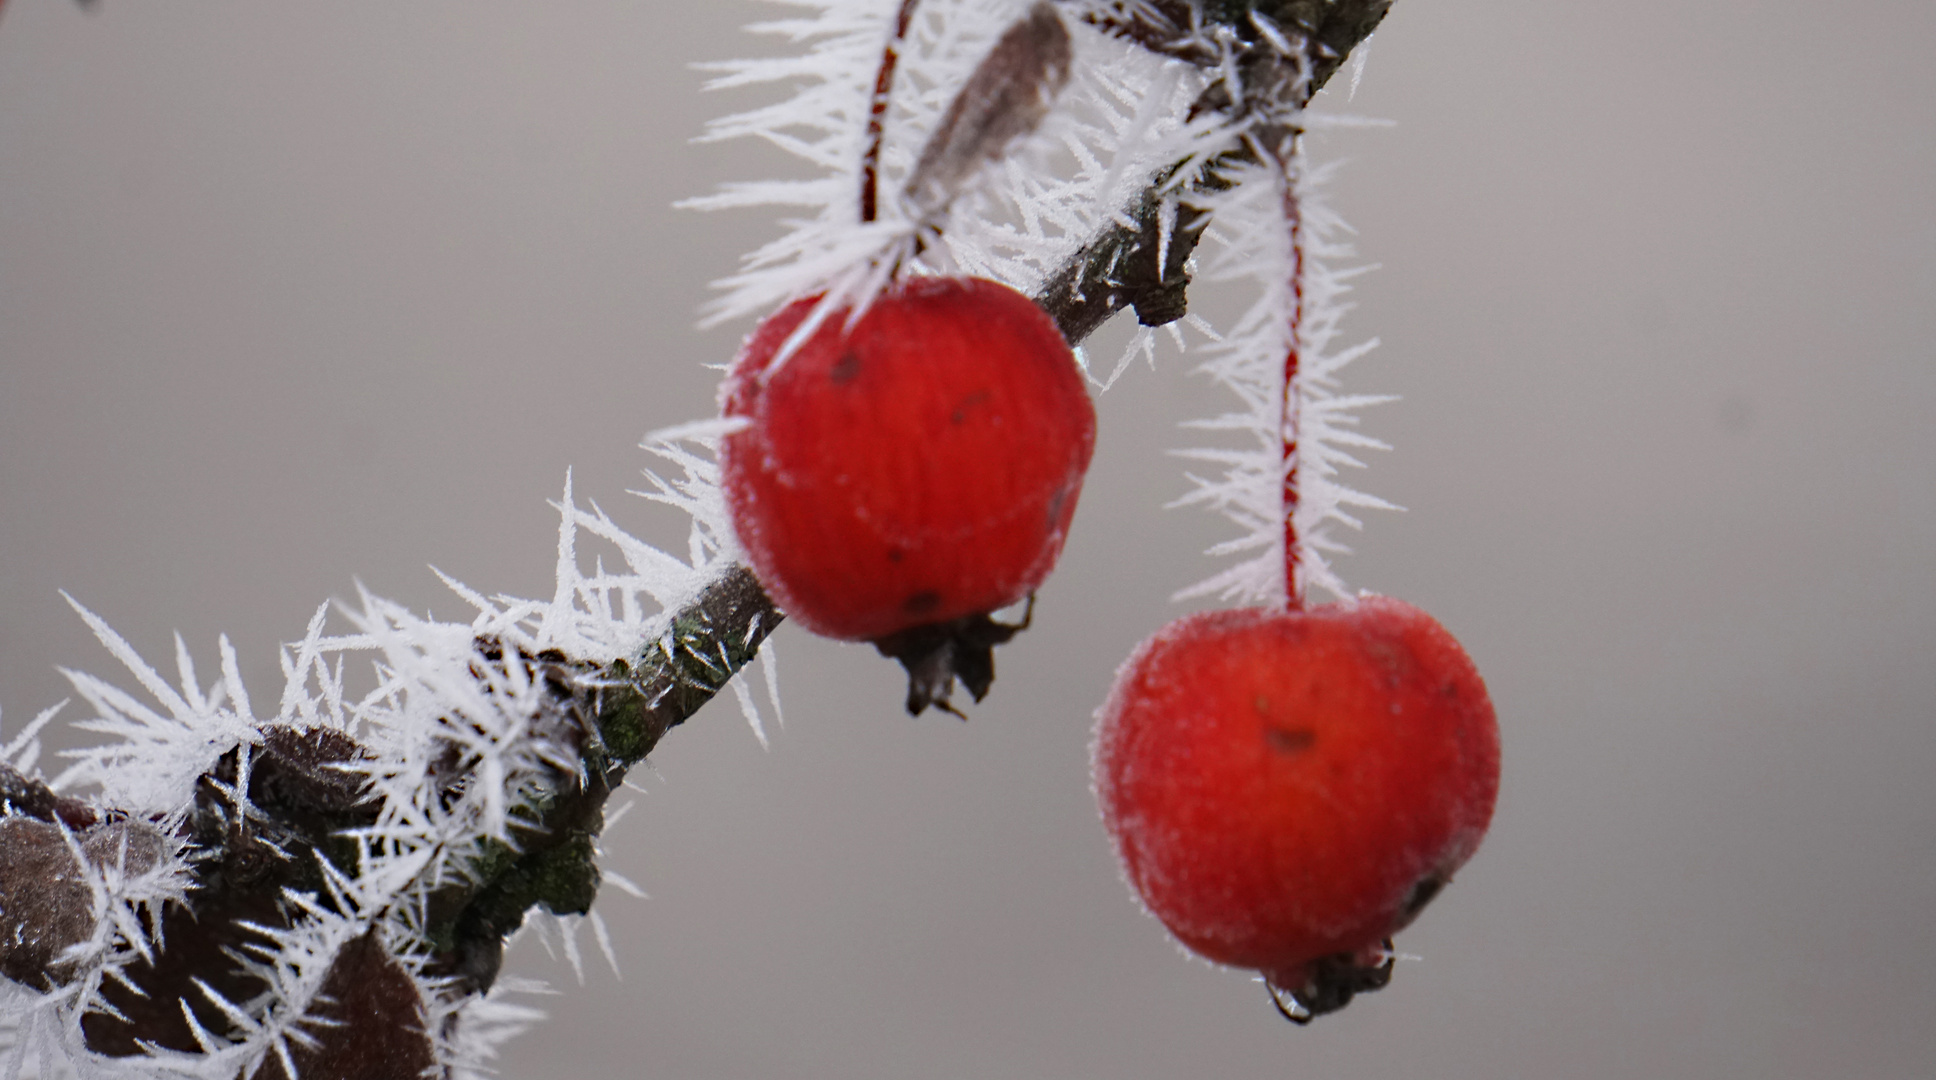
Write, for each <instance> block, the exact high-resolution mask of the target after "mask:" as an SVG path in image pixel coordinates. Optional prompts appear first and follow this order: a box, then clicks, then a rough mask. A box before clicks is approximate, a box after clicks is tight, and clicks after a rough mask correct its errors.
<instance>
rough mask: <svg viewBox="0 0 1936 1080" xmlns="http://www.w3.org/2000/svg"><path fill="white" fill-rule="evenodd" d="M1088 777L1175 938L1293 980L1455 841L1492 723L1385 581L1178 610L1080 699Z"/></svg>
mask: <svg viewBox="0 0 1936 1080" xmlns="http://www.w3.org/2000/svg"><path fill="white" fill-rule="evenodd" d="M1094 764H1095V779H1096V794H1097V798H1098V801H1099V802H1100V803H1101V806H1102V814H1103V821H1104V823H1105V824H1106V825H1107V826H1108V829H1109V832H1110V835H1111V836H1113V837H1114V838H1115V841H1116V847H1117V852H1118V854H1119V855H1120V856H1121V858H1122V865H1123V868H1124V870H1125V873H1126V875H1127V876H1128V878H1129V882H1130V884H1131V886H1132V887H1133V888H1134V889H1135V890H1136V892H1137V893H1138V894H1139V895H1140V896H1141V897H1142V899H1143V902H1144V904H1145V905H1146V906H1147V907H1148V909H1149V911H1150V912H1151V913H1152V914H1154V915H1155V916H1156V917H1157V918H1158V919H1160V920H1162V922H1163V924H1164V925H1165V926H1166V927H1168V928H1169V930H1170V932H1171V933H1172V934H1174V935H1176V937H1177V939H1178V940H1180V941H1181V942H1183V944H1185V945H1187V946H1189V948H1191V949H1192V950H1194V951H1195V952H1197V953H1199V954H1201V955H1202V956H1204V957H1206V958H1208V959H1210V960H1214V961H1216V962H1218V963H1223V964H1230V965H1233V966H1237V967H1245V968H1254V969H1256V970H1258V971H1261V972H1263V973H1264V974H1265V975H1266V976H1267V977H1269V979H1270V981H1271V983H1272V984H1273V985H1276V986H1281V987H1291V988H1295V987H1297V986H1299V985H1300V984H1301V983H1302V981H1303V978H1304V975H1305V973H1306V972H1307V970H1309V969H1308V965H1310V964H1311V962H1312V961H1314V960H1317V959H1319V958H1321V957H1326V956H1332V955H1335V954H1339V953H1349V952H1362V951H1363V950H1366V949H1373V948H1375V947H1376V946H1377V945H1378V943H1379V942H1381V941H1382V940H1383V939H1385V938H1388V937H1390V936H1391V935H1392V934H1393V933H1395V932H1397V931H1398V930H1399V929H1401V928H1402V927H1404V926H1405V925H1406V924H1407V923H1409V922H1410V921H1411V920H1412V918H1413V917H1414V916H1416V915H1417V914H1418V910H1419V909H1420V908H1422V907H1423V906H1424V904H1425V902H1426V901H1429V900H1430V899H1431V897H1432V895H1434V894H1436V892H1437V890H1438V887H1439V886H1442V885H1443V884H1444V882H1445V881H1446V880H1447V879H1449V878H1450V877H1451V875H1452V872H1453V871H1455V870H1457V869H1458V868H1459V867H1460V866H1461V865H1462V864H1464V862H1465V861H1466V860H1467V859H1468V858H1470V857H1471V856H1472V853H1473V851H1474V850H1475V849H1477V848H1478V846H1479V841H1480V839H1481V838H1482V837H1483V836H1484V835H1485V831H1486V826H1487V824H1488V823H1489V822H1490V821H1491V819H1492V809H1493V802H1494V800H1495V798H1496V797H1497V794H1498V790H1499V728H1498V723H1497V721H1496V720H1495V718H1494V716H1493V710H1492V703H1491V701H1490V699H1489V698H1488V697H1487V695H1486V688H1485V684H1484V683H1483V682H1482V681H1481V680H1480V678H1479V673H1478V671H1477V669H1475V668H1474V667H1473V665H1472V661H1471V660H1470V659H1469V658H1468V657H1467V656H1466V654H1465V651H1464V650H1463V649H1461V648H1460V647H1459V643H1458V642H1457V641H1455V640H1454V639H1453V638H1452V635H1451V634H1449V633H1447V632H1446V630H1445V628H1444V627H1442V626H1440V625H1439V624H1438V623H1437V622H1435V621H1434V620H1433V619H1432V618H1431V616H1429V615H1427V614H1425V613H1424V612H1423V611H1420V610H1419V609H1417V608H1415V607H1413V606H1411V605H1410V604H1406V603H1404V602H1402V601H1398V600H1392V599H1388V598H1385V597H1366V598H1363V599H1360V600H1356V601H1347V602H1344V603H1339V604H1330V605H1326V606H1323V607H1318V608H1313V609H1311V610H1308V611H1289V610H1269V609H1260V608H1249V609H1239V610H1230V611H1213V612H1206V613H1203V614H1198V615H1192V616H1188V617H1186V618H1183V619H1179V620H1177V621H1175V622H1173V623H1171V624H1170V625H1169V626H1167V627H1165V628H1164V629H1163V630H1161V631H1159V632H1158V633H1157V634H1156V635H1155V636H1154V637H1152V638H1150V639H1149V640H1147V641H1145V642H1144V643H1143V644H1142V645H1141V646H1140V647H1138V649H1137V651H1136V653H1135V654H1134V655H1133V656H1131V657H1130V659H1129V661H1128V662H1127V663H1125V664H1124V665H1123V667H1122V670H1121V671H1119V672H1118V673H1117V677H1116V685H1115V687H1114V689H1113V690H1112V691H1111V693H1110V696H1109V700H1108V701H1107V702H1106V703H1105V704H1104V705H1103V708H1102V710H1101V712H1100V713H1098V727H1097V736H1096V746H1095V762H1094Z"/></svg>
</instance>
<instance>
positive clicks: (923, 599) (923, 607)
mask: <svg viewBox="0 0 1936 1080" xmlns="http://www.w3.org/2000/svg"><path fill="white" fill-rule="evenodd" d="M940 606H941V594H940V593H938V592H935V591H934V590H933V589H922V590H921V591H920V592H918V593H914V594H913V595H911V596H909V597H908V598H907V599H906V600H904V601H902V603H901V610H902V611H905V612H907V613H908V614H909V615H925V614H927V613H928V612H930V611H933V610H934V609H935V608H938V607H940Z"/></svg>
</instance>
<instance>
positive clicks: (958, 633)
mask: <svg viewBox="0 0 1936 1080" xmlns="http://www.w3.org/2000/svg"><path fill="white" fill-rule="evenodd" d="M818 302H819V298H818V297H809V298H807V299H804V300H799V301H796V302H794V303H793V304H791V305H789V306H788V307H786V308H784V309H782V310H781V311H779V312H778V313H777V314H775V315H773V316H771V317H769V318H768V319H767V320H766V321H765V322H764V323H762V324H761V325H760V326H759V328H758V329H757V330H755V331H754V332H753V334H752V336H751V337H749V338H748V339H747V341H746V344H745V346H744V347H743V348H742V349H741V351H740V354H739V357H738V359H737V360H735V362H734V364H733V367H732V370H731V372H730V374H729V375H728V376H727V379H726V383H725V386H724V388H723V389H722V391H721V405H722V410H723V412H724V414H725V415H726V416H727V417H729V418H735V417H743V418H745V419H746V420H748V421H750V422H749V423H748V424H747V425H746V426H745V427H743V428H741V429H740V430H738V431H736V432H734V433H732V434H730V435H728V436H726V438H725V439H724V440H723V442H722V444H721V448H720V471H721V480H722V485H723V486H724V488H725V491H726V501H727V504H728V507H729V508H730V509H731V511H732V518H733V527H734V531H735V532H736V533H737V535H738V537H739V541H740V546H741V547H742V548H744V549H745V551H746V557H747V561H748V562H749V564H750V565H751V566H752V569H753V572H754V573H755V574H756V575H757V576H758V577H759V579H760V583H761V584H762V585H763V586H765V588H766V590H767V591H768V593H770V594H771V595H772V597H773V599H774V600H775V601H776V602H778V604H779V605H780V607H781V608H782V609H783V610H784V611H785V612H786V613H787V615H788V616H789V617H791V618H793V619H795V620H797V621H798V622H800V623H801V624H802V625H804V626H805V627H806V628H807V629H809V630H811V631H813V632H815V633H817V634H821V635H824V636H826V637H832V638H838V639H842V640H847V641H872V642H874V643H875V644H876V645H877V646H878V647H879V648H880V650H881V651H882V652H883V653H886V654H887V655H889V656H894V657H895V658H896V659H899V660H900V661H901V662H902V664H904V665H905V666H906V667H907V668H908V673H909V690H908V710H909V711H910V712H917V713H918V712H919V711H920V710H921V709H922V708H924V707H926V706H927V705H930V704H933V705H938V706H940V707H942V708H944V709H945V708H949V705H948V692H949V690H950V688H951V687H952V685H953V682H954V680H955V679H956V678H960V680H961V681H962V683H963V685H965V686H967V687H968V689H969V691H970V692H971V693H973V694H974V696H975V698H976V700H980V699H981V697H982V696H983V695H984V694H985V693H987V690H988V686H989V684H990V683H991V682H992V681H993V679H994V660H993V655H992V648H993V646H994V645H996V644H999V643H1001V642H1003V641H1006V640H1007V639H1008V637H1009V636H1010V635H1012V634H1013V633H1015V631H1016V630H1017V629H1018V627H1014V626H1010V625H1007V624H1003V623H997V622H995V621H994V620H993V619H991V618H990V617H989V616H990V614H991V613H992V612H994V611H996V610H997V609H999V608H1003V607H1006V606H1008V605H1010V604H1013V603H1015V602H1017V601H1019V600H1021V599H1022V598H1023V597H1026V596H1029V595H1031V594H1032V593H1033V592H1034V590H1035V589H1036V587H1037V586H1039V585H1040V584H1041V583H1042V580H1043V578H1045V577H1047V576H1048V573H1049V570H1050V569H1051V568H1052V567H1053V566H1054V565H1055V560H1056V556H1057V555H1058V554H1060V552H1061V550H1062V542H1063V538H1064V536H1065V535H1066V534H1067V532H1068V528H1069V520H1070V518H1071V517H1072V516H1073V515H1074V513H1075V508H1076V496H1077V494H1078V492H1079V491H1080V489H1081V486H1082V476H1083V473H1084V472H1085V471H1086V470H1087V469H1088V467H1089V457H1090V454H1091V452H1092V451H1093V449H1094V446H1095V433H1096V418H1095V410H1094V408H1093V407H1092V406H1091V405H1090V403H1089V395H1088V393H1087V392H1086V391H1085V389H1084V387H1083V381H1082V375H1081V373H1080V371H1079V370H1078V369H1077V367H1076V363H1075V358H1074V356H1073V355H1072V353H1071V352H1070V349H1069V346H1068V343H1067V342H1065V341H1064V340H1063V338H1062V334H1061V332H1060V331H1059V330H1057V329H1056V326H1055V323H1054V322H1053V321H1052V320H1050V318H1049V317H1048V316H1047V315H1045V314H1044V313H1043V312H1042V310H1041V309H1040V308H1038V307H1037V306H1036V305H1035V304H1034V302H1032V301H1030V300H1029V299H1028V297H1026V296H1023V295H1022V294H1021V293H1018V292H1016V291H1015V290H1013V289H1010V288H1008V287H1007V286H1004V285H1000V284H997V283H995V282H992V281H985V280H980V279H974V278H937V277H926V278H913V279H909V280H905V281H901V282H898V283H895V284H894V285H891V286H890V287H889V288H888V290H887V291H886V292H884V293H882V294H881V295H880V296H879V297H877V298H876V299H875V300H874V302H873V304H872V305H871V306H870V307H868V308H867V310H866V311H865V312H864V313H862V315H861V316H860V318H859V319H858V320H856V321H855V322H854V323H853V325H852V326H849V325H848V314H849V313H848V312H847V310H845V309H842V310H839V311H835V312H832V313H830V314H828V315H827V317H826V318H825V319H824V320H822V321H821V322H820V324H819V326H818V327H817V328H816V329H815V330H814V331H813V332H812V333H811V334H809V335H808V336H807V338H806V339H805V341H804V342H802V343H801V344H800V345H799V346H798V347H797V348H796V349H795V350H794V351H793V352H792V353H791V354H789V355H787V356H786V357H785V358H784V359H783V360H781V361H780V362H779V363H777V364H776V363H775V362H774V361H775V356H776V355H777V354H779V352H780V350H781V348H782V346H783V345H784V344H785V343H786V342H787V340H788V338H789V336H790V335H791V334H792V333H793V332H794V330H795V329H797V328H798V327H799V326H800V325H801V323H802V321H803V320H805V319H806V318H807V316H808V315H809V314H810V313H812V312H813V310H814V308H815V306H816V304H818ZM950 711H952V709H950Z"/></svg>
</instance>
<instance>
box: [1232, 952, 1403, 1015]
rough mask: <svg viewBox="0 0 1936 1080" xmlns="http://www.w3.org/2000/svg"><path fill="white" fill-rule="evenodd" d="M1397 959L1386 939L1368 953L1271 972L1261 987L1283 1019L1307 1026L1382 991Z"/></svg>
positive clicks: (1345, 954) (1321, 959)
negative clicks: (1364, 997)
mask: <svg viewBox="0 0 1936 1080" xmlns="http://www.w3.org/2000/svg"><path fill="white" fill-rule="evenodd" d="M1396 959H1397V957H1396V955H1395V954H1394V953H1393V952H1392V940H1391V939H1390V938H1386V939H1385V940H1383V941H1381V942H1379V943H1378V944H1377V945H1375V946H1372V947H1371V948H1368V949H1358V950H1355V951H1353V952H1341V953H1332V954H1331V955H1329V956H1320V957H1318V958H1317V959H1316V960H1313V961H1311V962H1309V963H1307V964H1304V965H1301V966H1300V967H1297V968H1293V969H1291V970H1290V971H1273V972H1270V973H1269V974H1267V975H1265V976H1264V985H1265V986H1266V987H1268V988H1269V989H1270V996H1271V1004H1273V1005H1275V1006H1277V1011H1278V1013H1279V1014H1281V1015H1282V1016H1283V1017H1284V1019H1286V1020H1289V1021H1290V1022H1291V1023H1293V1024H1299V1025H1302V1024H1308V1023H1310V1022H1311V1021H1313V1020H1315V1019H1317V1018H1318V1017H1320V1016H1323V1015H1324V1014H1326V1013H1334V1012H1337V1011H1338V1010H1339V1009H1342V1008H1344V1007H1345V1006H1346V1005H1349V1004H1351V999H1352V998H1354V997H1357V996H1358V995H1359V994H1368V993H1371V992H1372V991H1373V990H1383V989H1384V988H1385V987H1386V985H1387V984H1389V983H1390V982H1391V977H1392V962H1393V961H1394V960H1396Z"/></svg>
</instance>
